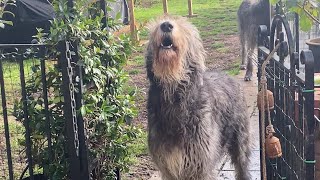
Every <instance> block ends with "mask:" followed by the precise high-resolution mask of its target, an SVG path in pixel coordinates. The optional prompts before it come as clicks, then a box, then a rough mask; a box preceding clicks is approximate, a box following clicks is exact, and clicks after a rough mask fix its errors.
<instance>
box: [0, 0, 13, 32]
mask: <svg viewBox="0 0 320 180" xmlns="http://www.w3.org/2000/svg"><path fill="white" fill-rule="evenodd" d="M15 2H16V1H15V0H0V4H1V6H0V28H4V27H5V26H6V25H10V26H12V25H13V22H12V21H9V20H5V19H3V16H4V15H6V14H10V15H11V16H12V17H14V16H15V15H14V14H13V13H12V12H10V11H7V10H5V7H7V6H16V4H15Z"/></svg>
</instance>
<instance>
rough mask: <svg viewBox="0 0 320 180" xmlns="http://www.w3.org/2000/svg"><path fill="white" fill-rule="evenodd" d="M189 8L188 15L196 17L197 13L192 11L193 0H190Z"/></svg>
mask: <svg viewBox="0 0 320 180" xmlns="http://www.w3.org/2000/svg"><path fill="white" fill-rule="evenodd" d="M188 9H189V14H188V17H196V16H197V15H196V14H193V11H192V0H188Z"/></svg>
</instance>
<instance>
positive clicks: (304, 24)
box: [300, 13, 312, 32]
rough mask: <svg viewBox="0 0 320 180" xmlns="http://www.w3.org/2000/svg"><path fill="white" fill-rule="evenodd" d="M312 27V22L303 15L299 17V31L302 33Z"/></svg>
mask: <svg viewBox="0 0 320 180" xmlns="http://www.w3.org/2000/svg"><path fill="white" fill-rule="evenodd" d="M311 27H312V20H311V19H309V18H308V17H307V16H306V14H305V13H303V14H301V15H300V29H301V30H302V31H305V32H307V31H309V30H310V29H311Z"/></svg>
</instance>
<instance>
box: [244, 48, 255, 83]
mask: <svg viewBox="0 0 320 180" xmlns="http://www.w3.org/2000/svg"><path fill="white" fill-rule="evenodd" d="M252 54H253V50H252V49H250V50H249V53H248V56H247V71H246V75H245V77H244V80H245V81H251V77H252V71H253V65H252Z"/></svg>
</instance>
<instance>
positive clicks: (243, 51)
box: [240, 32, 247, 70]
mask: <svg viewBox="0 0 320 180" xmlns="http://www.w3.org/2000/svg"><path fill="white" fill-rule="evenodd" d="M240 43H241V58H242V61H241V65H240V69H241V70H245V69H246V59H247V48H246V39H245V35H244V33H243V32H241V33H240Z"/></svg>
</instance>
